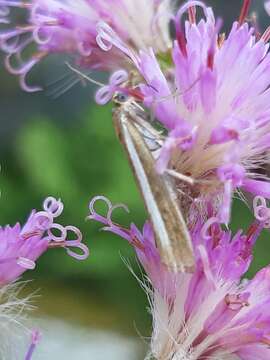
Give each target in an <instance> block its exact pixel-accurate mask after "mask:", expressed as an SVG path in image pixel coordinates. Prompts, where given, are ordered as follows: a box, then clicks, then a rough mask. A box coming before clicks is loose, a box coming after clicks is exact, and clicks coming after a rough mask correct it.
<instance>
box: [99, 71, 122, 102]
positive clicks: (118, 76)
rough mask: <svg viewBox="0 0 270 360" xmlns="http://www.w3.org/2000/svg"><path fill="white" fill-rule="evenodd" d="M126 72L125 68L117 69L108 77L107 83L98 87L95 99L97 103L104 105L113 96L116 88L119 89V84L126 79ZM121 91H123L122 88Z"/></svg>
mask: <svg viewBox="0 0 270 360" xmlns="http://www.w3.org/2000/svg"><path fill="white" fill-rule="evenodd" d="M127 79H128V74H127V72H126V71H125V70H118V71H116V72H115V73H113V74H112V76H111V77H110V79H109V84H108V85H105V86H103V87H102V88H101V89H99V90H98V91H97V93H96V96H95V99H96V102H97V103H98V104H99V105H105V104H107V103H108V102H109V101H110V100H111V99H112V97H113V95H114V93H115V92H116V91H117V90H119V91H120V90H121V89H120V88H119V86H120V85H121V84H122V83H123V82H125V81H127ZM123 91H125V90H124V89H123Z"/></svg>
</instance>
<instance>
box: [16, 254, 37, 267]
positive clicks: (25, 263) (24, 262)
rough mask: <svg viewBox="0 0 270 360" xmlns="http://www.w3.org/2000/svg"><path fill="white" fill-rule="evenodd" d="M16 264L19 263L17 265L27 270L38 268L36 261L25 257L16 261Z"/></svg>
mask: <svg viewBox="0 0 270 360" xmlns="http://www.w3.org/2000/svg"><path fill="white" fill-rule="evenodd" d="M16 263H17V265H19V266H21V267H23V268H24V269H27V270H34V269H35V267H36V263H35V262H34V261H32V260H30V259H27V258H25V257H19V258H18V259H17V260H16Z"/></svg>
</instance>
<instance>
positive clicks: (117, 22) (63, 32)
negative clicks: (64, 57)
mask: <svg viewBox="0 0 270 360" xmlns="http://www.w3.org/2000/svg"><path fill="white" fill-rule="evenodd" d="M12 7H15V8H21V9H25V10H26V13H27V14H26V15H27V22H26V23H25V24H16V25H15V26H14V27H13V28H7V29H6V30H3V31H2V32H1V33H0V44H1V48H2V50H3V51H4V52H6V54H7V55H6V58H5V64H6V67H7V68H8V70H9V71H10V72H11V73H13V74H16V75H19V76H20V82H21V86H22V87H23V88H24V89H25V90H27V91H36V90H39V89H40V88H38V87H31V86H28V85H27V84H26V80H25V77H26V75H27V73H28V72H29V70H30V69H31V68H32V67H33V66H34V65H36V64H37V63H38V62H39V61H40V60H41V59H42V58H44V57H45V56H47V55H48V54H52V53H64V54H71V55H73V56H74V57H75V59H76V60H75V61H76V63H77V64H78V65H80V66H83V67H85V68H91V69H103V70H104V69H105V70H111V69H119V68H121V66H129V65H128V64H131V62H130V59H129V58H130V57H131V58H132V53H133V51H137V50H139V49H147V48H148V47H149V46H151V47H153V48H154V49H155V50H156V51H159V52H163V51H167V50H168V46H169V44H170V42H169V19H170V6H169V0H149V1H147V2H145V1H144V0H138V1H136V2H134V1H133V0H113V1H109V2H108V1H96V0H78V1H76V3H74V2H73V1H70V0H67V1H64V2H63V1H61V0H30V1H29V2H24V1H21V0H0V21H1V17H2V16H1V14H2V13H3V22H7V10H8V9H9V8H12ZM33 43H34V44H35V45H36V52H34V53H33V55H32V56H31V57H30V59H28V60H26V61H24V60H22V57H23V56H22V55H23V53H24V52H25V50H27V48H28V47H29V46H30V45H31V44H33ZM115 44H117V47H118V48H119V49H121V51H120V50H119V49H117V48H116V47H114V48H113V49H112V46H113V45H115ZM109 50H110V51H109ZM108 51H109V52H108ZM123 51H124V52H125V53H126V55H127V56H126V57H123Z"/></svg>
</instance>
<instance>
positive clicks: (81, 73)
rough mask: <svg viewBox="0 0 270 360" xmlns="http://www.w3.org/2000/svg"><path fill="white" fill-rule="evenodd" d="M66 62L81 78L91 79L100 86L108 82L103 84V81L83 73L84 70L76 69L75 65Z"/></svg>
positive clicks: (91, 81) (90, 80)
mask: <svg viewBox="0 0 270 360" xmlns="http://www.w3.org/2000/svg"><path fill="white" fill-rule="evenodd" d="M65 64H66V65H67V67H68V68H69V69H70V70H71V71H73V72H75V73H76V74H77V75H79V76H80V77H81V78H83V79H85V80H87V81H89V82H90V83H92V84H95V85H98V86H106V84H103V83H102V82H99V81H97V80H95V79H92V78H91V77H90V76H88V75H86V74H84V73H83V72H82V71H80V70H79V69H76V68H75V67H73V66H72V65H70V63H69V62H67V61H66V62H65Z"/></svg>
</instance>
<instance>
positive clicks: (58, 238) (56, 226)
mask: <svg viewBox="0 0 270 360" xmlns="http://www.w3.org/2000/svg"><path fill="white" fill-rule="evenodd" d="M52 229H56V230H59V231H60V235H58V236H57V235H54V234H53V233H52ZM48 236H49V240H50V241H55V242H57V243H58V242H59V243H61V242H63V241H65V240H66V237H67V229H66V228H65V227H64V226H62V225H60V224H52V225H51V227H50V229H49V230H48Z"/></svg>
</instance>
